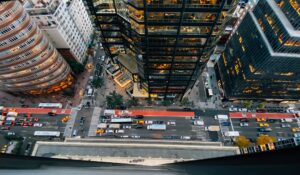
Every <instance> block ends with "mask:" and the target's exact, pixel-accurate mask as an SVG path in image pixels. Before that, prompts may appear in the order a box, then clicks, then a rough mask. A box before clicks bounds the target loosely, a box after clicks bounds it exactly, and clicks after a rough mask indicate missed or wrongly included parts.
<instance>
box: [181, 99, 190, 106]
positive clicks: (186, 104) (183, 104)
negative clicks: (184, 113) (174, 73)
mask: <svg viewBox="0 0 300 175" xmlns="http://www.w3.org/2000/svg"><path fill="white" fill-rule="evenodd" d="M180 104H181V105H182V106H189V105H191V102H190V101H189V99H188V98H187V97H184V98H183V99H182V100H181V102H180Z"/></svg>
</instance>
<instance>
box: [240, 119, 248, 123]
mask: <svg viewBox="0 0 300 175" xmlns="http://www.w3.org/2000/svg"><path fill="white" fill-rule="evenodd" d="M249 121H250V120H249V119H247V118H241V119H240V122H249Z"/></svg>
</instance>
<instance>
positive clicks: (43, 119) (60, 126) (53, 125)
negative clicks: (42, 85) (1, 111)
mask: <svg viewBox="0 0 300 175" xmlns="http://www.w3.org/2000/svg"><path fill="white" fill-rule="evenodd" d="M64 116H66V115H56V116H48V115H47V114H44V115H39V114H32V115H31V117H33V118H39V119H40V121H38V122H36V123H42V124H43V126H42V127H33V126H32V127H29V126H28V127H23V126H13V127H11V129H10V130H9V131H2V130H1V133H0V135H1V136H0V146H1V147H2V146H3V145H4V144H7V143H8V141H7V140H6V139H5V138H4V136H5V135H6V134H7V133H8V132H15V133H16V136H21V137H23V139H24V140H23V145H22V147H21V154H24V153H25V149H26V148H27V145H28V144H29V143H30V144H31V147H30V148H29V149H30V150H32V148H33V145H34V143H35V141H37V140H47V141H49V138H48V137H45V138H37V137H34V136H33V134H34V131H59V132H61V135H62V133H63V132H64V129H65V124H64V123H62V122H61V119H62V118H63V117H64ZM18 118H24V117H22V115H20V116H18Z"/></svg>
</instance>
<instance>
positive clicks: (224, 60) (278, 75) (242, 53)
mask: <svg viewBox="0 0 300 175" xmlns="http://www.w3.org/2000/svg"><path fill="white" fill-rule="evenodd" d="M299 68H300V1H299V0H293V1H291V0H269V1H262V0H261V1H259V2H258V4H257V5H256V7H255V8H254V9H253V10H250V11H249V12H248V13H247V15H246V16H245V18H244V20H243V21H242V22H241V24H240V26H239V27H238V29H237V31H236V32H235V34H234V35H233V36H232V38H231V39H230V41H229V42H228V44H227V46H226V49H225V51H224V52H223V54H222V56H221V58H220V59H219V61H218V65H217V67H216V69H217V72H219V85H220V88H221V89H222V90H223V92H224V96H225V98H228V99H273V100H282V99H291V100H296V99H300V69H299Z"/></svg>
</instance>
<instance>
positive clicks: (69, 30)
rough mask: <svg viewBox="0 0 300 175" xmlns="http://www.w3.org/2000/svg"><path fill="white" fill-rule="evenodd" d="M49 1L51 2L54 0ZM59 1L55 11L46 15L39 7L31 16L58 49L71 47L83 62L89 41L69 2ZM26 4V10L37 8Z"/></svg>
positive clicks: (76, 56) (77, 58) (76, 57)
mask: <svg viewBox="0 0 300 175" xmlns="http://www.w3.org/2000/svg"><path fill="white" fill-rule="evenodd" d="M32 1H33V2H36V1H34V0H32ZM48 1H49V2H50V3H51V1H54V0H48ZM58 2H59V6H58V7H57V9H56V10H55V11H54V12H52V11H51V12H50V13H48V14H46V15H45V14H43V13H41V14H39V13H38V12H39V11H38V9H37V11H36V14H33V15H31V18H32V19H33V20H34V21H35V22H36V23H38V24H39V26H41V29H42V30H43V31H44V32H45V33H46V34H47V36H48V38H49V40H51V41H52V43H53V45H54V46H55V47H56V48H57V49H70V51H71V52H72V54H73V55H74V57H75V59H76V60H77V61H78V62H80V63H82V62H83V60H84V57H85V54H86V51H87V44H88V43H86V42H85V39H84V35H83V34H82V32H81V30H80V25H77V22H76V19H75V18H73V17H72V15H71V14H70V11H69V7H68V6H67V3H66V2H65V1H64V0H63V1H62V0H58ZM24 6H25V8H26V10H35V8H34V5H29V4H25V5H24ZM74 8H75V6H74ZM77 18H79V17H77ZM78 26H79V27H78Z"/></svg>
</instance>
